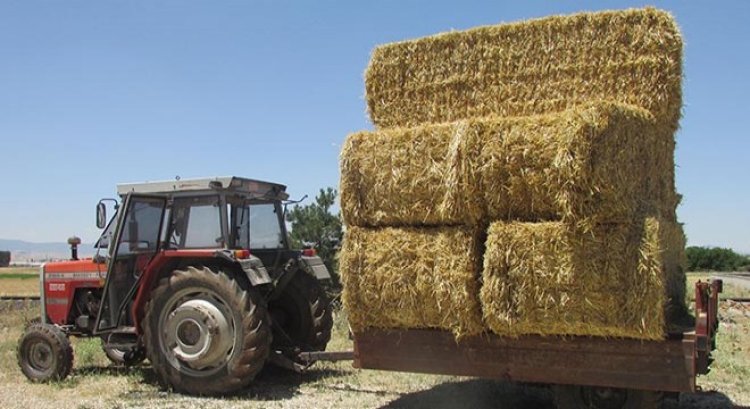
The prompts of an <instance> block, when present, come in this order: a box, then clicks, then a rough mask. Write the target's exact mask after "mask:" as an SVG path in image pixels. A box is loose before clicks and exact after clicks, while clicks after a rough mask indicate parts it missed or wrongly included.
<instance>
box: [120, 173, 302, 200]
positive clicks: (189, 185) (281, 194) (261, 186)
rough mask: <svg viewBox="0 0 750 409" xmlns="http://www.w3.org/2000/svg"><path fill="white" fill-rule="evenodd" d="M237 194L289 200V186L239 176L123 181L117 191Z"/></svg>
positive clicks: (152, 193) (153, 193)
mask: <svg viewBox="0 0 750 409" xmlns="http://www.w3.org/2000/svg"><path fill="white" fill-rule="evenodd" d="M217 192H224V193H235V194H237V195H240V196H247V197H248V198H252V199H268V200H286V199H287V198H289V195H288V194H287V193H286V186H284V185H281V184H278V183H271V182H264V181H260V180H254V179H247V178H241V177H237V176H222V177H213V178H199V179H176V180H167V181H159V182H143V183H123V184H119V185H117V194H118V195H120V196H121V197H124V196H125V195H127V194H128V193H140V194H148V195H157V196H162V195H164V196H178V195H179V196H189V195H201V194H210V193H217Z"/></svg>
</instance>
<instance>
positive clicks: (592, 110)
mask: <svg viewBox="0 0 750 409" xmlns="http://www.w3.org/2000/svg"><path fill="white" fill-rule="evenodd" d="M673 151H674V139H673V138H672V137H671V136H669V137H665V130H664V129H663V127H660V125H659V124H658V123H656V122H655V121H654V118H653V116H652V115H651V114H649V113H648V112H647V111H645V110H643V109H640V108H637V107H633V106H627V105H623V104H616V103H610V102H591V103H587V104H585V105H582V106H579V107H576V108H573V109H569V110H566V111H564V112H560V113H553V114H546V115H534V116H527V117H515V118H497V117H486V118H477V119H470V120H465V121H458V122H454V123H448V124H436V125H423V126H417V127H413V128H394V129H388V130H382V131H373V132H359V133H356V134H353V135H350V136H349V137H348V138H347V140H346V143H345V145H344V149H343V151H342V155H341V207H342V214H343V217H344V220H345V221H346V223H347V224H348V225H355V226H400V225H412V226H414V225H455V224H474V225H479V224H481V223H482V222H483V221H485V220H523V221H539V220H564V221H566V222H572V223H576V224H579V225H580V226H583V227H585V226H590V225H594V224H597V223H600V222H607V223H611V222H618V221H627V220H630V219H632V217H633V215H634V214H636V213H645V214H657V213H663V214H669V212H670V211H671V212H672V213H673V212H674V207H675V200H676V199H675V195H674V159H673ZM670 209H671V210H670Z"/></svg>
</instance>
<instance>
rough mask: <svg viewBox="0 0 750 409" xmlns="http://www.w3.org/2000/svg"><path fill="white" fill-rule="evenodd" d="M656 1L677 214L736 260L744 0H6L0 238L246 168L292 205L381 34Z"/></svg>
mask: <svg viewBox="0 0 750 409" xmlns="http://www.w3.org/2000/svg"><path fill="white" fill-rule="evenodd" d="M648 4H653V5H655V6H657V7H660V8H664V9H667V10H669V11H671V12H672V13H673V14H674V15H675V17H676V18H677V20H678V23H679V25H680V26H681V28H682V30H683V35H684V39H685V68H684V71H685V81H684V95H685V99H684V101H685V107H684V118H683V120H682V129H681V130H680V132H679V134H678V148H677V156H676V162H677V166H678V167H677V187H678V190H679V191H680V192H681V193H682V194H683V195H684V200H683V204H682V206H681V207H680V209H679V216H680V219H681V221H683V222H684V223H685V228H686V232H687V235H688V241H689V244H691V245H717V246H725V247H732V248H734V249H736V250H739V251H742V252H745V253H750V237H748V227H750V191H749V190H748V189H747V188H746V186H747V183H746V181H745V179H744V177H745V175H747V173H746V172H747V162H748V155H749V154H750V138H748V137H747V131H746V130H745V129H744V128H745V122H744V121H745V120H747V117H748V116H749V115H750V109H748V108H749V107H750V102H749V101H750V81H748V73H750V57H749V56H748V55H749V54H750V53H749V51H750V46H749V45H748V39H750V28H748V27H750V25H748V24H747V22H748V21H749V20H750V2H746V1H735V2H711V3H708V2H705V3H703V2H686V1H683V2H656V3H654V2H651V3H646V2H639V1H635V2H631V1H596V2H581V1H558V2H546V1H530V2H508V4H505V3H503V2H499V1H485V2H480V1H461V2H447V1H403V0H402V1H395V0H388V1H369V2H355V1H338V2H334V1H304V2H303V1H299V2H288V1H231V2H230V1H89V2H82V1H8V0H5V1H2V2H0V56H1V57H0V58H2V63H0V144H1V146H0V175H2V179H1V180H2V193H1V194H0V238H6V239H22V240H28V241H64V240H65V239H66V238H67V237H68V236H70V235H72V234H77V235H79V236H81V237H82V238H83V239H84V241H87V242H91V241H93V240H95V238H96V237H97V236H98V230H97V229H96V228H95V226H94V205H95V203H96V202H97V201H98V199H99V198H101V197H112V196H114V195H115V184H117V183H119V182H131V181H142V180H161V179H172V178H174V177H175V176H176V175H179V176H181V177H182V178H188V177H197V176H208V175H231V174H236V175H244V176H249V177H254V178H259V179H268V180H274V181H280V182H283V183H286V184H287V185H289V187H290V188H289V191H290V193H291V194H292V196H293V197H300V196H302V195H303V194H309V195H310V196H314V195H315V193H316V192H317V191H318V189H319V188H321V187H325V186H336V185H337V184H338V154H339V150H340V145H341V143H342V141H343V139H344V137H345V136H346V134H347V133H350V132H352V131H355V130H360V129H365V128H371V124H370V123H369V120H368V118H367V115H366V108H365V102H364V99H363V94H364V83H363V79H362V73H363V71H364V69H365V66H366V65H367V61H368V59H369V55H370V51H371V50H372V48H373V47H374V46H376V45H377V44H381V43H386V42H391V41H396V40H402V39H407V38H414V37H420V36H424V35H428V34H433V33H437V32H442V31H447V30H450V29H464V28H469V27H472V26H477V25H485V24H494V23H499V22H509V21H516V20H520V19H525V18H530V17H540V16H545V15H549V14H566V13H572V12H576V11H583V10H598V9H616V8H627V7H637V6H643V5H648Z"/></svg>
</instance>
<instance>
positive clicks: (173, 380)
mask: <svg viewBox="0 0 750 409" xmlns="http://www.w3.org/2000/svg"><path fill="white" fill-rule="evenodd" d="M143 334H144V341H145V345H146V351H147V355H148V359H149V361H151V365H152V366H153V368H154V371H155V372H156V374H157V376H158V378H159V380H160V382H161V383H162V385H163V386H165V387H169V386H171V387H172V388H173V389H174V390H175V391H177V392H182V393H188V394H197V395H215V394H225V393H230V392H234V391H237V390H238V389H242V388H244V387H245V386H247V385H248V384H249V383H250V382H251V381H252V380H253V378H254V377H255V375H256V374H257V373H258V372H259V371H260V370H261V369H262V368H263V365H264V364H265V361H266V359H267V358H268V355H269V346H270V344H271V331H270V328H269V324H268V313H267V310H266V306H265V304H264V303H263V300H262V299H261V297H260V295H259V294H258V292H257V290H255V289H254V288H250V286H249V285H248V284H247V282H246V281H244V280H243V281H237V280H235V279H234V278H232V276H230V275H229V274H227V273H226V272H224V271H221V270H218V269H212V268H209V267H200V266H199V267H192V266H191V267H187V268H185V269H179V270H175V271H174V272H172V274H171V275H169V276H168V277H165V278H163V279H162V280H161V281H160V282H159V285H158V286H157V287H156V288H155V289H154V290H153V292H152V293H151V300H150V301H149V304H148V306H147V308H146V314H145V317H144V333H143Z"/></svg>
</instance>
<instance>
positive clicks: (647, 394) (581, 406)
mask: <svg viewBox="0 0 750 409" xmlns="http://www.w3.org/2000/svg"><path fill="white" fill-rule="evenodd" d="M554 392H555V405H556V406H557V408H558V409H658V408H661V407H662V403H663V401H664V394H663V393H662V392H655V391H644V390H635V389H617V388H597V387H593V386H568V385H556V386H555V388H554Z"/></svg>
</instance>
